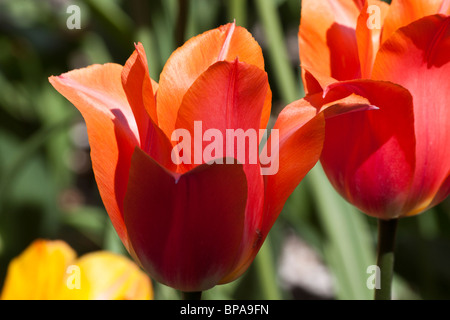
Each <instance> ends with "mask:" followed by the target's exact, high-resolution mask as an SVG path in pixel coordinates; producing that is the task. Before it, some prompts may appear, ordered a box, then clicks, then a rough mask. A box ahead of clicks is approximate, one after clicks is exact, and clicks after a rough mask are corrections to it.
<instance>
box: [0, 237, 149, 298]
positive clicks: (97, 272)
mask: <svg viewBox="0 0 450 320" xmlns="http://www.w3.org/2000/svg"><path fill="white" fill-rule="evenodd" d="M0 298H1V299H2V300H98V299H101V300H125V299H126V300H146V299H152V298H153V289H152V284H151V280H150V278H149V277H148V276H147V275H146V274H145V273H144V272H143V271H141V270H140V269H139V267H138V266H137V265H136V264H135V263H133V262H132V261H131V260H129V259H127V258H125V257H123V256H121V255H118V254H114V253H111V252H107V251H98V252H93V253H89V254H86V255H84V256H82V257H80V258H77V254H76V253H75V251H74V250H73V249H72V248H71V247H70V246H69V245H68V244H67V243H65V242H64V241H61V240H52V241H51V240H42V239H39V240H36V241H34V242H33V243H32V244H31V245H30V246H29V247H28V248H26V249H25V251H24V252H22V253H21V254H20V255H19V256H18V257H16V258H14V259H13V260H12V261H11V263H10V264H9V266H8V270H7V274H6V279H5V283H4V286H3V290H2V293H1V295H0Z"/></svg>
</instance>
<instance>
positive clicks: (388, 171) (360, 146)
mask: <svg viewBox="0 0 450 320" xmlns="http://www.w3.org/2000/svg"><path fill="white" fill-rule="evenodd" d="M333 91H334V92H335V94H336V91H337V92H340V93H341V94H346V93H350V92H351V93H356V94H357V95H359V96H362V97H366V98H367V99H368V100H369V101H370V102H371V103H372V104H373V105H375V106H377V107H379V110H373V111H370V112H357V113H349V114H344V115H341V116H339V117H335V118H330V119H328V120H327V123H326V138H325V144H324V149H323V152H322V156H321V162H322V165H323V168H324V170H325V172H326V174H327V176H328V178H329V179H330V181H331V183H332V184H333V185H334V186H335V188H336V189H337V190H338V191H339V192H340V193H341V195H342V196H343V197H344V198H346V199H347V200H348V201H349V202H351V203H352V204H354V205H355V206H357V207H358V208H360V209H361V210H362V211H363V212H365V213H367V214H369V215H372V216H376V217H380V218H395V217H398V216H399V215H401V214H402V213H403V212H404V203H405V200H406V198H407V197H408V192H409V186H410V183H411V179H412V176H413V172H414V163H415V162H414V160H415V139H414V115H413V110H412V98H411V95H410V93H409V92H408V91H407V90H406V89H404V88H402V87H401V86H399V85H396V84H393V83H389V82H381V81H372V80H355V81H347V82H341V83H336V84H333V85H331V86H330V87H329V88H328V90H327V92H328V93H330V92H333Z"/></svg>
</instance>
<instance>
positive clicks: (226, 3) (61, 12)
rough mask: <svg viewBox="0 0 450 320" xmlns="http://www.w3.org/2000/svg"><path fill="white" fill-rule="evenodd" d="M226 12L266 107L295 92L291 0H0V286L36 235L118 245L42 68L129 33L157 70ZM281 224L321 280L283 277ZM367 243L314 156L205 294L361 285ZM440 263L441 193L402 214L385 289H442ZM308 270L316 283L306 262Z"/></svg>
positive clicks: (444, 293) (121, 46)
mask: <svg viewBox="0 0 450 320" xmlns="http://www.w3.org/2000/svg"><path fill="white" fill-rule="evenodd" d="M72 4H75V5H78V6H79V7H80V9H81V28H80V29H73V30H70V29H68V28H67V26H66V21H67V19H68V18H69V16H70V13H67V8H68V7H69V6H70V5H72ZM234 19H236V23H237V24H238V25H242V26H245V27H246V28H248V29H249V30H250V32H251V33H252V34H253V35H254V37H255V38H256V40H257V41H258V42H259V43H260V45H261V46H262V48H263V52H264V55H265V60H266V70H267V72H268V74H269V81H270V85H271V88H272V91H273V99H274V100H273V116H274V117H276V115H277V114H278V112H279V111H280V110H281V108H282V107H284V106H285V105H286V104H287V103H289V102H290V101H293V100H295V99H298V98H300V97H302V96H303V95H304V92H303V90H302V86H301V81H300V77H299V74H300V69H299V61H298V46H297V32H298V25H299V20H300V0H253V1H246V0H222V1H220V0H164V1H162V0H151V1H140V0H129V1H124V0H122V1H120V0H85V1H69V0H0V287H1V285H2V282H3V279H4V276H5V272H6V267H7V264H8V263H9V261H10V260H11V259H12V258H13V257H15V256H17V255H18V254H19V253H20V252H21V251H22V250H23V249H24V248H25V247H26V246H27V245H28V244H29V243H31V241H32V240H34V239H36V238H38V237H41V238H52V239H57V238H59V239H63V240H65V241H67V242H68V243H69V244H70V245H71V246H72V247H73V248H75V250H77V252H78V254H79V255H81V254H84V253H86V252H90V251H93V250H98V249H107V250H112V251H115V252H120V253H122V254H125V255H126V252H125V251H124V248H123V246H122V244H121V243H120V240H118V237H117V235H116V233H115V231H114V229H113V228H112V226H111V223H110V222H109V219H108V217H107V215H106V212H105V210H104V208H103V205H102V203H101V199H100V197H99V194H98V190H97V187H96V184H95V180H94V177H93V173H92V170H91V164H90V159H89V145H88V142H87V137H86V132H85V127H84V123H83V120H82V118H81V116H80V115H79V113H78V112H77V111H76V109H75V108H74V107H73V106H72V105H71V104H70V103H69V102H68V101H66V100H65V99H64V98H63V97H62V96H61V95H59V94H58V93H57V92H56V91H55V90H54V89H53V88H52V87H51V86H50V84H49V83H48V80H47V78H48V76H50V75H58V74H61V73H63V72H66V71H69V70H72V69H75V68H80V67H84V66H87V65H90V64H94V63H105V62H116V63H119V64H124V63H125V61H126V59H127V58H128V56H129V55H130V54H131V53H132V51H133V49H134V47H133V43H134V42H138V41H140V42H142V43H143V44H144V47H145V48H146V51H147V55H148V61H149V68H150V73H151V76H152V78H154V79H156V80H157V79H158V78H159V73H160V72H161V70H162V67H163V65H164V63H165V61H166V60H167V58H168V57H169V56H170V54H171V52H172V51H173V50H174V49H176V47H178V46H179V45H181V44H182V43H183V42H184V41H185V40H187V39H188V38H190V37H192V36H194V35H197V34H199V33H201V32H204V31H206V30H208V29H212V28H215V27H218V26H219V25H222V24H225V23H227V22H230V21H233V20H234ZM289 235H295V236H296V237H297V238H299V239H301V240H302V241H303V242H304V243H306V244H307V246H308V247H309V248H310V249H311V250H312V251H313V252H314V253H315V254H316V255H317V257H318V260H319V261H322V262H323V264H324V265H322V266H318V267H325V268H326V270H327V272H329V275H330V277H331V279H332V290H331V291H330V292H328V293H327V294H321V295H319V294H317V293H315V292H314V291H313V290H311V289H310V288H307V287H302V286H301V285H298V283H296V282H292V281H291V283H288V284H286V283H284V284H283V283H282V281H281V278H282V277H281V272H280V270H281V269H282V268H281V255H282V252H284V251H283V248H285V244H286V239H287V237H288V236H289ZM375 247H376V221H375V219H372V218H369V217H367V216H365V215H363V214H361V213H359V212H357V210H355V209H354V208H352V207H351V206H350V205H348V204H347V203H346V202H344V201H343V200H342V199H341V198H340V197H339V196H338V195H337V194H336V193H335V191H334V190H333V189H332V188H331V187H330V185H329V183H328V181H327V180H326V178H325V177H324V175H323V173H322V171H321V169H320V167H319V166H318V167H316V168H315V169H313V171H312V172H311V173H310V174H309V175H308V176H307V178H306V179H305V180H304V181H303V182H302V183H301V184H300V186H299V187H298V188H297V189H296V191H295V192H294V193H293V194H292V196H291V197H290V198H289V200H288V202H287V203H286V206H285V208H284V210H283V212H282V214H281V215H280V218H279V219H278V221H277V223H276V224H275V226H274V228H273V229H272V231H271V233H270V235H269V237H268V239H267V242H266V243H265V244H264V246H263V248H262V250H261V252H260V254H258V256H257V258H256V260H255V262H254V263H253V265H252V266H251V267H250V269H249V270H248V271H247V272H246V274H245V275H244V276H243V277H242V278H241V279H239V280H238V281H235V282H233V283H231V284H228V285H223V286H217V287H216V288H213V289H211V290H209V291H207V292H205V293H204V297H205V298H206V299H240V298H243V299H371V298H372V295H373V293H372V292H371V290H369V289H367V287H366V280H367V278H368V277H369V276H370V274H367V273H366V269H367V267H368V266H369V265H372V264H375V258H374V252H375ZM289 253H290V254H294V252H289ZM291 261H292V260H291ZM299 263H300V264H302V261H300V262H299ZM306 263H307V261H305V265H306ZM308 263H309V262H308ZM449 265H450V202H449V200H448V199H447V200H446V201H445V202H444V203H442V204H441V205H439V206H437V207H436V208H435V209H434V210H432V212H427V213H425V214H422V215H420V216H417V217H413V218H406V219H402V220H401V221H400V224H399V230H398V235H397V256H396V264H395V270H396V277H395V281H394V282H395V284H394V296H395V297H396V298H399V299H415V298H419V299H448V298H450V290H449V289H450V268H449V267H448V266H449ZM288 267H295V266H294V265H288ZM300 273H301V272H300ZM297 276H298V277H300V278H301V277H303V278H304V277H305V276H306V274H298V275H297ZM308 276H309V274H308ZM310 277H312V279H309V280H312V282H313V283H314V281H316V279H315V275H314V273H313V275H312V276H310ZM317 277H318V276H317ZM316 282H317V283H319V278H317V281H316ZM155 286H156V289H155V291H156V298H157V299H177V298H179V295H178V293H177V292H175V291H174V290H172V289H171V288H168V287H165V286H163V285H159V284H156V283H155Z"/></svg>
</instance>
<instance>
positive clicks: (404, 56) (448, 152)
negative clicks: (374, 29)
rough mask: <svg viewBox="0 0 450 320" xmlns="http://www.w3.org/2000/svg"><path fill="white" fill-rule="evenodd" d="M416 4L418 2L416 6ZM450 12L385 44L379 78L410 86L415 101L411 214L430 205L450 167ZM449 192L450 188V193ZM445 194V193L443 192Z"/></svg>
mask: <svg viewBox="0 0 450 320" xmlns="http://www.w3.org/2000/svg"><path fill="white" fill-rule="evenodd" d="M413 8H415V7H413ZM449 52H450V17H445V16H442V15H434V16H428V17H425V18H422V19H420V20H418V21H415V22H413V23H411V24H409V25H408V26H406V27H404V28H401V29H400V30H398V31H397V32H396V33H394V34H393V35H392V36H391V37H390V38H389V40H387V41H386V42H385V43H384V44H383V45H382V47H381V49H380V52H379V54H378V56H377V60H376V62H375V66H374V71H373V78H374V79H383V80H387V81H392V82H395V83H398V84H400V85H402V86H403V87H405V88H407V89H408V90H409V91H410V92H411V94H412V96H413V101H414V115H415V137H416V169H415V173H414V183H413V185H412V187H411V191H410V193H409V200H408V201H409V206H408V210H407V212H408V215H412V214H417V213H419V212H422V211H423V210H425V209H427V208H428V207H429V206H430V204H431V203H436V201H435V200H434V199H433V198H434V196H435V195H436V194H437V193H438V191H439V189H440V188H441V185H443V184H444V181H445V180H446V179H448V174H449V171H450V148H448V146H450V126H449V123H450V108H449V100H448V92H450V81H449V74H450V54H449ZM447 194H448V193H447ZM439 198H441V200H442V199H443V198H445V195H442V194H441V195H440V196H439Z"/></svg>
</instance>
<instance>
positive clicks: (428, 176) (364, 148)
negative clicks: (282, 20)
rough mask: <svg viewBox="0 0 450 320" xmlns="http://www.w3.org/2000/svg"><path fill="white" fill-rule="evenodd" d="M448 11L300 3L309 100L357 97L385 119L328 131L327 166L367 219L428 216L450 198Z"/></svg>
mask: <svg viewBox="0 0 450 320" xmlns="http://www.w3.org/2000/svg"><path fill="white" fill-rule="evenodd" d="M449 13H450V1H448V0H444V1H442V0H412V1H411V0H408V1H406V0H405V1H403V0H393V1H392V4H391V5H390V6H389V5H387V4H386V3H384V2H382V1H376V0H370V1H365V0H353V1H347V0H336V1H314V0H304V1H303V2H302V13H301V15H302V18H301V24H300V29H299V50H300V60H301V62H302V69H303V80H304V84H305V88H306V90H307V91H308V94H310V95H311V94H316V95H317V94H321V95H323V97H324V98H328V99H332V98H331V96H336V97H342V96H346V95H348V94H357V95H359V96H362V97H365V98H367V99H368V100H369V102H370V103H371V104H372V105H374V106H376V107H378V108H379V110H373V111H370V112H360V113H351V114H346V115H343V116H342V117H339V119H329V120H327V122H326V138H325V143H324V149H323V154H322V156H321V163H322V165H323V168H324V170H325V172H326V174H327V176H328V178H329V179H330V181H331V183H332V184H333V185H334V187H335V188H336V189H337V190H338V192H339V193H340V194H341V195H342V196H343V197H344V198H345V199H347V200H348V201H349V202H351V203H352V204H354V205H355V206H357V207H358V208H359V209H360V210H362V211H363V212H365V213H367V214H368V215H371V216H375V217H378V218H382V219H391V218H398V217H404V216H410V215H415V214H418V213H420V212H423V211H425V210H427V209H429V208H431V207H433V206H435V205H436V204H438V203H439V202H441V201H442V200H444V199H445V198H446V197H447V196H448V194H449V193H450V179H449V174H450V103H449V100H448V93H449V91H450V81H449V79H450V78H449V75H450V17H449V16H448V15H449Z"/></svg>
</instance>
